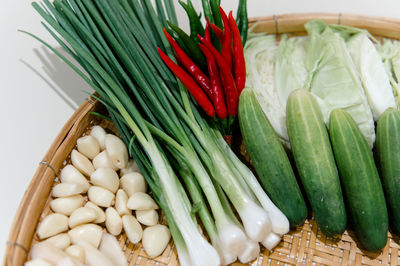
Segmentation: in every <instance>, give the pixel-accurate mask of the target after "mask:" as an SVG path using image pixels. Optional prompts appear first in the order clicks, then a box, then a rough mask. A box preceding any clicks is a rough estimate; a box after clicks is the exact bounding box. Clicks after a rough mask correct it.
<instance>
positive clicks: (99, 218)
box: [85, 201, 106, 224]
mask: <svg viewBox="0 0 400 266" xmlns="http://www.w3.org/2000/svg"><path fill="white" fill-rule="evenodd" d="M85 207H88V208H91V209H93V210H95V211H96V216H97V218H96V220H94V221H93V223H95V224H101V223H104V221H105V220H106V214H105V213H104V211H103V210H102V209H101V208H100V207H99V206H97V205H96V204H94V203H93V202H91V201H88V202H87V203H86V204H85Z"/></svg>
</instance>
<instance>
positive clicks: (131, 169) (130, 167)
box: [120, 159, 140, 176]
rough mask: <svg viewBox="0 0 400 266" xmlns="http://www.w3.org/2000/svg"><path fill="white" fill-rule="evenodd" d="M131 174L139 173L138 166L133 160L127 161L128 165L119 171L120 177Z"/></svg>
mask: <svg viewBox="0 0 400 266" xmlns="http://www.w3.org/2000/svg"><path fill="white" fill-rule="evenodd" d="M132 172H140V169H139V166H138V165H137V163H136V162H135V160H133V159H131V160H129V161H128V164H127V165H126V167H125V168H123V169H121V171H120V175H121V176H123V175H126V174H129V173H132Z"/></svg>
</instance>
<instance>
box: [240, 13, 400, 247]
mask: <svg viewBox="0 0 400 266" xmlns="http://www.w3.org/2000/svg"><path fill="white" fill-rule="evenodd" d="M305 28H306V30H307V32H308V36H307V37H291V38H288V36H282V38H281V41H280V43H279V44H278V43H277V41H276V38H275V36H274V35H266V34H250V37H249V40H248V42H247V45H246V47H245V58H246V64H247V69H248V72H247V83H246V86H247V87H248V88H246V89H245V93H243V94H242V96H241V98H240V103H239V105H240V108H239V120H240V125H241V130H242V135H243V137H244V142H245V144H246V147H247V150H248V152H249V155H250V158H251V159H252V161H253V163H254V167H255V169H256V171H257V174H258V176H259V178H260V180H261V183H262V184H263V185H264V189H265V190H266V191H267V193H268V194H269V195H270V197H271V199H272V200H273V201H274V203H275V204H277V206H278V207H279V208H280V209H281V210H282V211H283V213H284V214H285V215H286V216H287V217H288V219H289V221H290V222H291V225H297V224H299V223H302V222H303V221H304V219H305V217H306V214H305V213H306V212H304V211H302V208H303V206H305V204H304V200H303V198H302V197H301V193H300V194H299V192H298V189H297V188H296V185H297V183H296V179H295V178H294V177H293V175H292V174H291V172H290V170H291V167H293V168H294V167H295V168H296V170H297V172H298V174H299V177H300V180H299V183H301V185H302V187H303V188H304V192H305V195H306V197H307V199H308V201H309V203H310V205H311V210H312V212H313V214H314V216H315V219H316V221H317V224H318V225H319V227H320V229H321V231H322V232H323V233H324V234H326V235H327V236H330V237H334V238H340V236H341V234H342V233H343V232H344V231H345V229H346V227H347V224H348V223H351V224H352V227H353V229H354V230H355V231H356V233H357V236H358V239H359V240H360V242H361V244H362V245H363V247H364V248H365V249H366V250H369V251H379V250H381V249H382V248H383V247H384V246H385V245H386V242H387V230H388V225H389V221H390V223H391V225H392V230H393V232H394V233H398V232H399V231H398V226H397V225H398V217H399V214H400V209H399V208H398V200H394V197H395V195H396V197H397V198H398V197H399V196H400V193H399V188H400V186H399V184H400V179H399V175H398V173H399V172H398V171H399V166H400V161H399V159H398V149H399V145H398V131H399V127H398V125H399V124H398V123H399V114H400V113H399V111H398V110H397V108H398V95H399V94H398V79H397V77H396V70H395V69H396V62H397V60H398V59H397V58H398V54H399V51H400V50H399V48H398V44H397V43H396V42H391V41H387V40H386V41H385V42H384V43H383V44H381V43H379V42H378V41H376V40H375V39H374V38H373V37H372V36H371V35H370V34H369V33H368V32H367V31H365V30H361V29H358V28H352V27H348V26H340V25H328V24H326V23H325V22H323V21H319V20H314V21H310V22H308V23H306V24H305ZM374 122H377V129H376V139H377V141H376V142H375V123H374ZM274 131H275V132H276V133H275V132H274ZM253 132H257V134H252V133H253ZM389 143H390V144H389ZM278 144H279V145H280V147H278V146H279V145H278ZM283 146H286V148H287V150H288V152H289V153H290V154H291V155H292V156H293V159H294V163H293V164H292V166H290V165H288V163H287V162H288V159H287V157H286V154H285V153H283V152H282V150H283ZM372 148H374V149H372ZM373 152H374V153H375V157H376V158H377V165H376V163H375V161H374V154H373ZM277 160H278V161H279V162H278V161H277ZM377 166H378V167H377ZM378 169H379V170H380V174H381V176H382V183H383V185H382V184H381V178H380V177H379V172H378ZM293 183H294V184H293ZM295 188H296V189H295ZM277 191H281V193H276V192H277ZM282 191H286V192H287V193H283V192H282ZM385 196H386V199H385ZM282 205H284V206H282ZM288 206H289V207H288ZM295 215H296V216H295ZM302 217H303V218H302ZM301 218H302V219H301Z"/></svg>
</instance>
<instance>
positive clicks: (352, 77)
mask: <svg viewBox="0 0 400 266" xmlns="http://www.w3.org/2000/svg"><path fill="white" fill-rule="evenodd" d="M305 27H306V30H307V32H308V34H309V41H308V45H307V48H306V50H307V56H306V61H305V65H306V67H307V70H308V78H307V81H306V85H305V88H306V89H308V90H310V91H311V93H313V94H314V95H315V96H317V97H316V98H317V101H318V103H319V105H320V107H321V110H322V113H323V117H324V120H325V122H326V123H327V124H328V121H329V114H330V112H331V111H332V110H333V109H336V108H341V109H344V110H346V111H347V112H349V113H350V115H351V116H352V117H353V119H354V120H355V122H356V123H357V124H358V126H359V128H360V129H361V131H362V133H363V135H364V136H365V138H366V140H367V142H368V144H369V146H370V147H372V145H373V143H374V141H375V130H374V120H373V117H372V112H371V109H370V107H369V105H368V102H367V98H366V96H365V94H364V89H363V87H362V84H361V81H360V79H359V76H358V73H357V69H356V67H355V65H354V62H353V60H352V57H351V56H350V53H349V51H348V50H347V48H346V43H345V41H344V38H343V35H340V34H339V33H337V32H335V31H337V30H336V28H334V27H333V28H332V27H329V26H328V25H327V24H326V23H325V22H323V21H319V20H314V21H310V22H308V23H306V25H305ZM344 33H346V35H348V33H349V31H346V32H344Z"/></svg>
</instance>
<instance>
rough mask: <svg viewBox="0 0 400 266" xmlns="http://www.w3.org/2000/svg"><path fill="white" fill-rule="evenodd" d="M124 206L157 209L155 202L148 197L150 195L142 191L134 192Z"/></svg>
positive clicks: (135, 208) (132, 208)
mask: <svg viewBox="0 0 400 266" xmlns="http://www.w3.org/2000/svg"><path fill="white" fill-rule="evenodd" d="M126 206H128V208H129V209H131V210H155V209H158V206H157V204H156V202H155V201H154V200H153V199H152V198H151V197H150V195H149V194H146V193H143V192H136V193H135V194H133V195H132V196H130V197H129V199H128V203H127V204H126Z"/></svg>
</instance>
